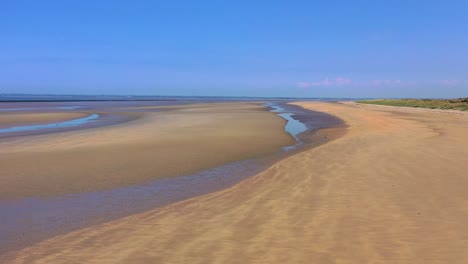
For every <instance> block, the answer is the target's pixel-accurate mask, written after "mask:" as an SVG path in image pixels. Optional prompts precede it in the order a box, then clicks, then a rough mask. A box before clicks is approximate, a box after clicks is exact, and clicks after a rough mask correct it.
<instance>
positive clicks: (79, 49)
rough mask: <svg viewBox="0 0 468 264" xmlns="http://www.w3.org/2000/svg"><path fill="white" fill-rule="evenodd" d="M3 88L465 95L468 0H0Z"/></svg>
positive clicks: (11, 90) (1, 90) (467, 81)
mask: <svg viewBox="0 0 468 264" xmlns="http://www.w3.org/2000/svg"><path fill="white" fill-rule="evenodd" d="M0 12H1V15H0V93H58V94H135V95H230V96H299V97H462V96H468V15H467V14H468V2H466V1H375V0H374V1H370V0H369V1H310V0H309V1H214V0H213V1H156V0H155V1H87V0H80V1H71V0H70V1H47V0H43V1H21V0H11V1H8V0H4V1H2V2H1V11H0Z"/></svg>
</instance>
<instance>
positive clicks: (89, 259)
mask: <svg viewBox="0 0 468 264" xmlns="http://www.w3.org/2000/svg"><path fill="white" fill-rule="evenodd" d="M300 105H302V106H304V107H307V108H310V109H314V110H319V111H324V112H327V113H331V114H333V115H336V116H338V117H340V118H342V119H343V120H344V121H346V123H347V124H348V126H349V127H348V128H347V133H346V134H345V135H344V136H342V137H340V138H338V139H336V140H334V141H331V142H329V143H326V144H324V145H321V146H319V147H316V148H313V149H309V150H307V151H303V152H300V153H298V154H296V155H293V156H291V157H289V158H287V159H284V160H282V161H280V162H278V163H276V164H274V165H273V166H272V167H270V168H269V169H267V170H265V171H264V172H262V173H260V174H258V175H256V176H254V177H251V178H248V179H246V180H244V181H243V182H241V183H239V184H237V185H235V186H233V187H232V188H229V189H226V190H223V191H219V192H215V193H212V194H208V195H204V196H201V197H196V198H193V199H189V200H186V201H183V202H179V203H176V204H173V205H169V206H166V207H163V208H160V209H156V210H152V211H149V212H147V213H143V214H137V215H133V216H130V217H126V218H123V219H120V220H116V221H112V222H109V223H105V224H102V225H96V226H92V227H89V228H85V229H82V230H78V231H75V232H71V233H69V234H66V235H62V236H57V237H55V238H52V239H49V240H46V241H44V242H42V243H39V244H36V245H34V246H32V247H30V248H27V249H24V250H22V251H20V252H19V253H17V254H16V255H14V256H11V258H9V259H8V261H9V262H11V263H30V262H33V261H34V262H35V263H70V262H75V263H148V262H151V263H424V264H426V263H460V264H461V263H466V262H467V260H468V251H467V250H466V249H467V247H468V227H467V225H466V223H467V222H468V192H467V191H466V190H467V189H468V177H467V175H466V171H468V167H467V163H466V157H468V147H467V146H468V145H467V144H468V138H467V132H468V115H467V114H466V113H460V112H440V111H431V110H421V109H399V108H394V107H385V108H384V107H375V106H367V105H355V104H353V103H346V104H337V103H335V104H333V103H300Z"/></svg>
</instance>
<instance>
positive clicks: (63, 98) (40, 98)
mask: <svg viewBox="0 0 468 264" xmlns="http://www.w3.org/2000/svg"><path fill="white" fill-rule="evenodd" d="M357 99H360V98H318V97H317V98H299V97H236V96H158V95H148V96H141V95H55V94H41V95H39V94H0V102H79V101H294V100H301V101H309V100H310V101H348V100H357Z"/></svg>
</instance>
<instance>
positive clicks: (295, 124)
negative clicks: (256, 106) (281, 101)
mask: <svg viewBox="0 0 468 264" xmlns="http://www.w3.org/2000/svg"><path fill="white" fill-rule="evenodd" d="M266 106H268V107H270V108H272V110H271V112H273V113H277V114H276V115H278V116H280V117H282V118H284V119H286V121H287V122H286V126H285V127H284V130H285V131H286V132H288V133H289V134H290V135H291V136H292V137H293V138H294V139H295V140H296V142H297V144H295V145H293V146H287V147H284V148H283V149H284V150H286V151H287V150H292V149H295V148H296V147H297V146H298V145H300V144H301V140H300V139H299V137H298V135H299V134H300V133H302V132H305V131H307V129H308V128H307V126H306V125H305V124H304V123H302V122H301V121H299V120H296V119H294V118H293V115H294V114H293V113H289V112H287V111H286V110H285V109H284V108H283V107H281V106H279V105H277V104H274V103H268V104H266Z"/></svg>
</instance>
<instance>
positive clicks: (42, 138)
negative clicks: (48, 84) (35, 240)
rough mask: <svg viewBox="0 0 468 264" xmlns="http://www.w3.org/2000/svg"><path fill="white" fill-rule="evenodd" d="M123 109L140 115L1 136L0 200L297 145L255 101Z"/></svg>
mask: <svg viewBox="0 0 468 264" xmlns="http://www.w3.org/2000/svg"><path fill="white" fill-rule="evenodd" d="M155 109H160V107H159V108H158V107H155ZM124 110H125V111H140V112H141V113H139V114H141V115H142V116H141V117H140V118H139V119H136V120H133V121H131V122H127V123H124V124H119V125H114V126H107V127H101V128H93V129H85V130H77V131H69V132H63V133H51V134H45V135H36V136H27V137H18V138H13V139H5V140H0V168H1V171H0V182H1V184H0V199H13V198H20V197H32V196H33V197H34V196H51V195H60V194H67V193H75V192H89V191H99V190H108V189H112V188H116V187H124V186H128V185H134V184H143V183H145V182H148V181H150V180H154V179H157V178H162V177H171V176H177V175H184V174H190V173H192V172H195V171H199V170H203V169H208V168H211V167H215V166H218V165H222V164H224V163H227V162H232V161H236V160H241V159H246V158H251V157H256V156H259V155H263V154H268V153H272V152H275V151H278V150H279V149H280V148H281V147H284V146H288V145H291V144H294V139H293V138H292V137H291V136H289V135H288V134H287V133H286V132H284V130H283V127H284V124H285V121H284V120H283V119H282V118H280V117H278V116H276V115H274V114H272V113H270V112H268V111H267V110H266V109H264V108H263V107H262V106H260V104H254V103H220V104H197V105H183V106H172V107H170V108H168V109H165V111H162V112H151V111H152V108H151V107H146V108H144V109H122V110H121V111H124ZM168 110H170V111H168ZM133 114H135V113H133ZM31 115H34V114H31ZM39 117H41V118H43V117H42V116H38V117H37V118H39ZM32 118H33V117H31V118H30V119H32ZM38 120H39V119H38ZM41 120H43V119H41ZM29 121H31V120H29Z"/></svg>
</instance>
